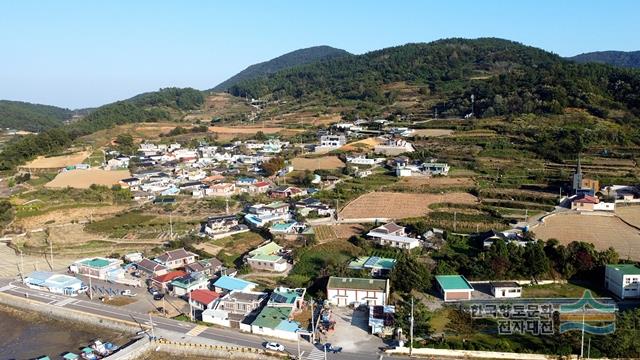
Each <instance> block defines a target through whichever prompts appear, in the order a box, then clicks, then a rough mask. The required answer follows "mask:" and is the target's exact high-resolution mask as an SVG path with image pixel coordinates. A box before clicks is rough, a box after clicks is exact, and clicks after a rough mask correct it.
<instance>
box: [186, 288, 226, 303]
mask: <svg viewBox="0 0 640 360" xmlns="http://www.w3.org/2000/svg"><path fill="white" fill-rule="evenodd" d="M219 297H220V294H218V293H217V292H215V291H211V290H205V289H197V290H193V291H192V292H191V293H189V298H191V299H192V300H193V301H195V302H199V303H200V304H203V305H209V304H211V303H212V302H213V301H214V300H216V299H217V298H219Z"/></svg>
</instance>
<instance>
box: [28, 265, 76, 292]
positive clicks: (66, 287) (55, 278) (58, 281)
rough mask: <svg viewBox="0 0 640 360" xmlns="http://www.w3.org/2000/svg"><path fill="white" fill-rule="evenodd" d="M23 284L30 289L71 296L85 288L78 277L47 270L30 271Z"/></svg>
mask: <svg viewBox="0 0 640 360" xmlns="http://www.w3.org/2000/svg"><path fill="white" fill-rule="evenodd" d="M24 284H25V285H27V286H28V287H30V288H32V289H39V290H47V291H50V292H52V293H56V294H64V295H71V296H76V295H78V293H79V292H81V291H84V290H86V286H85V285H84V284H83V283H82V280H80V279H76V278H74V277H73V276H69V275H62V274H56V273H52V272H47V271H34V272H32V273H31V274H29V276H27V277H26V278H24Z"/></svg>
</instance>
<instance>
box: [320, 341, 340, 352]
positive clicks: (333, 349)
mask: <svg viewBox="0 0 640 360" xmlns="http://www.w3.org/2000/svg"><path fill="white" fill-rule="evenodd" d="M324 350H326V351H327V352H332V353H334V354H335V353H339V352H340V351H342V347H341V346H337V347H336V346H333V345H331V344H330V343H326V344H324Z"/></svg>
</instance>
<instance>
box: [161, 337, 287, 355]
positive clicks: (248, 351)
mask: <svg viewBox="0 0 640 360" xmlns="http://www.w3.org/2000/svg"><path fill="white" fill-rule="evenodd" d="M151 347H152V349H153V351H162V352H166V353H169V354H171V355H176V356H184V355H195V356H212V357H216V358H221V359H243V360H244V359H256V360H261V359H267V360H282V359H283V358H288V357H289V356H288V354H284V353H277V352H273V351H268V350H263V349H256V348H248V347H242V346H226V345H207V344H197V343H182V342H175V341H168V340H162V339H161V340H158V341H156V342H154V343H153V344H152V346H151Z"/></svg>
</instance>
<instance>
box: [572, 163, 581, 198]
mask: <svg viewBox="0 0 640 360" xmlns="http://www.w3.org/2000/svg"><path fill="white" fill-rule="evenodd" d="M581 187H582V165H581V164H580V154H578V165H577V166H576V172H575V173H574V174H573V187H572V189H573V193H574V194H576V193H577V192H578V189H580V188H581Z"/></svg>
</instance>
